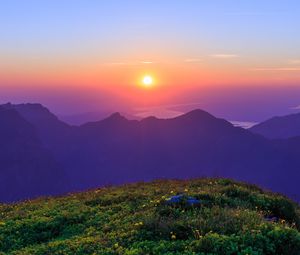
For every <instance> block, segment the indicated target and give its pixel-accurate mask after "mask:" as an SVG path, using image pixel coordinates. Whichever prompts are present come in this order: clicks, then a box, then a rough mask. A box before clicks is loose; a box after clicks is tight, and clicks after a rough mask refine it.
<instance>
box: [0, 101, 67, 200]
mask: <svg viewBox="0 0 300 255" xmlns="http://www.w3.org/2000/svg"><path fill="white" fill-rule="evenodd" d="M0 141H1V142H0V201H15V200H19V199H26V198H32V197H35V196H41V195H49V194H59V193H61V192H62V191H64V188H63V182H65V181H66V179H65V176H64V175H63V172H62V169H61V168H60V167H59V165H58V163H57V162H56V161H55V160H54V158H53V156H52V155H51V153H50V152H49V151H47V150H46V149H44V148H43V146H42V144H41V143H40V141H39V139H38V136H37V133H36V130H35V128H34V127H33V126H32V125H31V124H30V123H29V122H27V121H26V120H25V119H24V118H22V117H21V116H20V114H19V113H18V112H17V111H15V110H14V109H7V108H4V107H0Z"/></svg>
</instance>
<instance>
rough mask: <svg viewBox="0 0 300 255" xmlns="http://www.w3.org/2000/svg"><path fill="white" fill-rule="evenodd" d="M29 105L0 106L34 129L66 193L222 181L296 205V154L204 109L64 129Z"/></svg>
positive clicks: (298, 194)
mask: <svg viewBox="0 0 300 255" xmlns="http://www.w3.org/2000/svg"><path fill="white" fill-rule="evenodd" d="M29 106H30V107H29ZM29 106H28V105H21V106H20V105H19V106H17V107H15V106H13V105H10V106H9V107H7V106H6V109H7V108H9V109H12V110H14V111H18V113H19V114H21V115H22V114H23V115H22V117H24V119H26V120H27V121H28V122H30V123H31V125H32V126H33V127H35V129H36V134H37V137H38V139H40V140H41V141H42V146H44V147H46V148H47V149H48V150H49V151H50V152H51V154H52V155H53V157H54V159H55V160H56V161H57V162H58V163H59V165H60V167H61V168H62V171H63V173H64V175H66V176H68V178H67V180H68V183H66V184H65V188H66V190H68V191H75V190H84V189H87V188H93V187H98V186H99V185H110V184H120V183H128V182H134V181H140V180H146V181H148V180H153V179H158V178H184V179H185V178H191V177H202V176H209V177H211V176H213V177H219V176H220V177H230V178H235V179H238V180H243V181H248V182H252V183H256V184H260V185H262V186H264V187H266V188H270V189H272V190H274V191H279V192H283V193H285V194H287V195H289V196H291V197H293V198H296V199H299V200H300V192H299V190H298V182H299V181H300V180H299V175H298V171H299V169H300V157H299V156H300V155H299V153H298V152H294V151H291V150H290V149H289V146H287V145H286V144H284V143H279V142H277V141H271V140H269V139H266V138H264V137H262V136H260V135H257V134H253V133H252V132H250V131H248V130H245V129H242V128H239V127H234V126H233V125H232V124H231V123H229V122H228V121H226V120H224V119H219V118H216V117H214V116H212V115H211V114H209V113H207V112H205V111H202V110H194V111H191V112H188V113H186V114H184V115H181V116H178V117H175V118H172V119H158V118H156V117H148V118H145V119H142V120H128V119H127V118H125V117H124V116H122V115H121V114H120V113H114V114H112V115H111V116H109V117H108V118H106V119H104V120H101V121H96V122H89V123H86V124H84V125H81V126H70V125H67V124H65V123H63V122H61V121H60V120H58V119H57V118H56V117H55V116H54V115H53V114H51V113H50V112H49V111H48V110H46V109H44V108H43V107H42V106H41V105H35V106H32V105H29ZM21 108H26V111H25V110H24V109H22V110H21ZM28 108H29V110H28ZM34 111H37V112H38V113H39V114H37V115H35V114H34ZM28 112H30V113H32V115H33V116H32V115H31V114H29V113H28ZM0 123H2V121H1V119H0ZM47 169H49V168H47ZM51 171H52V170H51Z"/></svg>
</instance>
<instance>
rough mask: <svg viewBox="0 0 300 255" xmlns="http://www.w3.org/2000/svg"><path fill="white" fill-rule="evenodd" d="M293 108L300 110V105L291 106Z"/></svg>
mask: <svg viewBox="0 0 300 255" xmlns="http://www.w3.org/2000/svg"><path fill="white" fill-rule="evenodd" d="M290 109H291V110H300V105H297V106H294V107H291V108H290Z"/></svg>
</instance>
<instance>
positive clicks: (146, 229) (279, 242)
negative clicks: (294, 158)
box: [0, 179, 300, 255]
mask: <svg viewBox="0 0 300 255" xmlns="http://www.w3.org/2000/svg"><path fill="white" fill-rule="evenodd" d="M191 201H193V204H191ZM0 215H1V220H0V253H1V254H22V255H31V254H37V255H38V254H52V255H59V254H65V255H73V254H78V255H79V254H84V255H92V254H156V255H164V254H170V255H171V254H173V255H175V254H183V255H189V254H212V255H217V254H269V255H278V254H280V255H292V254H294V255H296V254H299V252H300V231H299V230H300V225H299V224H300V214H299V205H297V204H295V203H294V202H292V201H290V200H289V199H287V198H285V197H283V196H281V195H278V194H274V193H271V192H267V191H264V190H262V189H261V188H258V187H256V186H253V185H249V184H246V183H239V182H235V181H232V180H228V179H194V180H185V181H178V180H176V181H175V180H161V181H155V182H151V183H135V184H131V185H124V186H120V187H109V188H100V189H95V190H90V191H88V192H84V193H75V194H69V195H68V196H64V197H56V198H55V197H54V198H53V197H52V198H43V199H37V200H32V201H27V202H23V203H17V204H14V205H1V207H0Z"/></svg>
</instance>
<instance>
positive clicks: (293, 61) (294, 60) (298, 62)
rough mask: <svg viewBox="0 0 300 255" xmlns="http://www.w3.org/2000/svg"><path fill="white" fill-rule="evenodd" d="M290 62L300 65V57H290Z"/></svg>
mask: <svg viewBox="0 0 300 255" xmlns="http://www.w3.org/2000/svg"><path fill="white" fill-rule="evenodd" d="M288 63H289V64H292V65H300V59H290V60H289V61H288Z"/></svg>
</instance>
